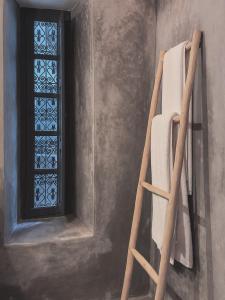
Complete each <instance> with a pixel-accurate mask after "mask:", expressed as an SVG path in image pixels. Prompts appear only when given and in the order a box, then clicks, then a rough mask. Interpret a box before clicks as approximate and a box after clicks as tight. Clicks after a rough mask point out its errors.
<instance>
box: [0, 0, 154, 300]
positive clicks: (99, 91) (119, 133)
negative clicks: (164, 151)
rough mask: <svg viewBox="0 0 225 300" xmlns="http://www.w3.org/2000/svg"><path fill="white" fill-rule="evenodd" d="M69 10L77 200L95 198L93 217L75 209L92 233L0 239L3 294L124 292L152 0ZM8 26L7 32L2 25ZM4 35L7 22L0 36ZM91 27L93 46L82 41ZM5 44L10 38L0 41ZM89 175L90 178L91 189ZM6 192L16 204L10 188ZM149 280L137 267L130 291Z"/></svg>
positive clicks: (39, 296)
mask: <svg viewBox="0 0 225 300" xmlns="http://www.w3.org/2000/svg"><path fill="white" fill-rule="evenodd" d="M1 3H2V1H1ZM5 3H6V6H5V10H7V11H4V15H5V16H7V14H9V15H8V18H7V19H5V25H6V24H7V25H10V24H9V22H10V18H9V17H13V16H14V19H13V23H12V24H13V25H12V26H14V24H15V23H14V22H15V16H16V14H15V12H16V5H15V3H13V0H10V1H8V0H7V1H5ZM0 7H1V16H2V12H3V10H2V6H0ZM9 7H10V10H9V11H8V8H9ZM74 17H75V24H76V23H77V24H76V25H77V29H75V32H76V36H75V39H76V41H77V44H76V48H77V52H76V56H75V57H76V63H75V66H77V70H78V72H79V73H80V77H79V78H75V82H76V95H77V97H78V99H77V101H78V102H77V104H76V110H77V111H76V116H77V120H76V122H78V121H79V123H80V124H79V126H78V127H77V129H76V130H77V131H76V134H80V133H79V132H82V133H83V134H84V137H80V136H79V138H78V139H77V143H78V142H79V141H80V143H82V146H80V148H79V147H78V144H77V147H78V148H77V153H74V155H77V161H79V156H80V159H81V162H80V165H79V166H80V167H81V171H80V175H79V172H78V173H77V184H78V183H79V184H80V185H81V186H82V187H80V188H81V190H80V191H79V192H78V195H80V197H79V199H77V201H79V200H80V199H81V198H82V201H85V197H87V204H88V203H90V202H93V207H94V212H95V213H94V218H93V215H92V214H90V216H88V212H87V211H85V210H84V208H82V207H80V208H79V212H80V215H82V216H85V218H86V220H88V221H87V225H90V226H91V227H92V226H93V228H94V234H93V235H90V236H89V237H87V236H82V232H81V234H80V235H79V237H76V236H75V237H74V236H73V237H71V236H67V235H66V236H63V238H61V239H57V240H49V241H46V240H42V241H41V240H39V239H38V240H37V241H36V243H35V242H34V241H30V242H29V243H24V244H23V241H21V242H20V243H19V244H16V243H14V244H11V245H8V246H3V245H2V246H1V247H0V257H1V264H0V298H1V299H3V300H9V299H11V300H12V299H15V300H20V299H22V300H28V299H29V300H47V299H49V300H61V299H67V300H70V299H71V300H72V299H73V300H74V299H75V300H95V299H96V300H101V299H102V300H110V299H113V298H116V297H119V294H120V291H121V286H122V279H123V275H124V267H125V259H126V252H127V245H128V237H129V231H130V225H131V216H132V212H133V205H134V198H135V191H136V185H137V181H138V173H139V167H140V159H141V154H142V150H143V143H144V135H145V128H146V117H147V112H148V105H149V95H150V90H151V86H152V78H153V73H154V59H155V6H154V1H152V2H151V1H148V0H131V1H125V2H124V1H123V2H122V1H118V0H116V1H115V0H109V1H107V3H106V1H104V0H95V1H90V2H88V3H84V5H82V6H81V7H79V12H78V11H77V12H75V13H74ZM0 21H1V22H2V18H1V19H0ZM90 28H91V29H90ZM14 29H15V28H14ZM78 29H81V30H78ZM4 33H5V34H6V33H8V30H7V31H6V28H5V30H4ZM2 34H3V24H1V35H0V38H1V39H2V38H3V37H2ZM90 35H91V36H92V38H91V45H90V41H88V40H87V39H88V38H89V37H90ZM5 39H6V41H11V40H13V37H12V38H10V39H7V38H6V36H5ZM2 45H3V42H1V43H0V49H1V50H0V55H1V63H0V67H1V68H2V66H3V57H2ZM9 45H10V43H9V42H7V44H5V45H4V47H5V49H7V47H9ZM84 45H85V46H86V49H85V46H84ZM11 46H12V45H11ZM14 46H16V45H15V44H14ZM91 51H92V53H90V52H91ZM7 55H8V57H9V58H8V59H7V60H6V59H5V61H4V68H5V70H4V77H5V78H10V76H9V77H8V76H7V71H6V69H7V68H8V67H9V63H10V58H11V60H13V59H14V50H11V51H10V52H9V53H7ZM90 56H91V59H90ZM90 64H91V66H90ZM13 68H15V64H14V67H13ZM90 74H91V75H90ZM0 76H2V73H1V75H0ZM90 76H91V78H92V79H91V80H90ZM1 83H2V81H1ZM90 86H91V90H92V93H90ZM5 88H7V84H5ZM78 89H79V90H78ZM1 93H2V89H1ZM5 95H7V92H5ZM14 96H15V95H14ZM3 99H4V95H3V94H1V98H0V108H1V111H0V114H1V118H0V122H1V123H0V124H1V126H0V130H1V134H0V137H1V139H2V136H3V132H5V133H6V134H7V127H6V123H5V122H4V123H3V118H2V116H3ZM6 100H7V99H4V101H6ZM82 101H83V102H82ZM6 107H7V106H5V107H4V109H5V108H6ZM79 112H80V114H79ZM81 116H83V118H81ZM86 117H87V118H88V121H87V120H85V118H86ZM4 126H5V127H4ZM90 131H91V132H90ZM90 140H91V141H90ZM3 145H4V144H3V143H1V145H0V147H1V151H0V154H1V156H0V162H1V164H0V167H1V172H3V170H4V173H5V172H6V171H8V170H6V168H7V163H5V164H4V163H3V154H4V153H3ZM4 146H5V145H4ZM82 147H83V148H84V149H83V151H82ZM14 163H16V162H14ZM86 166H87V167H89V166H90V170H89V169H88V168H86ZM92 168H93V169H92ZM10 176H13V174H12V173H10ZM79 176H81V178H78V177H79ZM2 177H3V176H1V178H2ZM8 178H9V177H8ZM78 179H79V180H78ZM86 180H88V181H89V182H90V183H92V187H91V188H90V186H88V185H87V183H86ZM0 183H1V185H0V191H1V194H0V199H1V205H2V203H3V201H4V200H6V198H4V194H3V192H2V191H3V187H4V186H5V182H4V178H2V179H1V182H0ZM7 199H8V201H12V202H9V203H13V197H12V198H11V197H8V198H7ZM148 204H149V202H147V201H146V204H145V206H144V218H143V223H142V225H141V230H140V241H139V242H140V250H141V251H142V252H143V254H144V255H145V256H146V257H148V254H149V228H148V226H147V225H148V224H149V213H148V212H149V206H148ZM92 213H93V211H92ZM93 219H94V220H93ZM1 220H2V218H1ZM65 226H67V225H66V224H65ZM74 226H75V225H74ZM31 233H32V232H31ZM1 236H3V230H2V228H1ZM33 239H34V237H33ZM148 289H149V282H148V278H147V276H146V275H145V274H144V272H142V271H140V269H139V268H137V272H136V277H135V278H134V282H133V285H132V291H131V293H132V294H134V295H139V294H146V293H147V292H148Z"/></svg>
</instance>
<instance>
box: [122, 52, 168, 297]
mask: <svg viewBox="0 0 225 300" xmlns="http://www.w3.org/2000/svg"><path fill="white" fill-rule="evenodd" d="M164 54H165V51H161V52H160V56H159V63H158V67H157V71H156V76H155V83H154V88H153V93H152V99H151V105H150V112H149V118H148V126H147V133H146V139H145V146H144V151H143V156H142V162H141V170H140V175H139V184H138V187H137V192H136V200H135V207H134V214H133V221H132V226H131V233H130V241H129V247H128V254H127V263H126V271H125V275H124V283H123V289H122V295H121V300H127V299H128V295H129V289H130V283H131V277H132V272H133V263H134V257H133V255H132V253H131V251H130V249H133V248H136V242H137V234H138V229H139V224H140V217H141V210H142V201H143V193H144V188H143V187H142V185H141V182H143V181H144V180H145V178H146V173H147V169H148V163H149V154H150V148H151V125H152V119H153V117H154V116H155V113H156V109H157V104H158V98H159V97H158V96H159V89H160V83H161V78H162V71H163V57H164Z"/></svg>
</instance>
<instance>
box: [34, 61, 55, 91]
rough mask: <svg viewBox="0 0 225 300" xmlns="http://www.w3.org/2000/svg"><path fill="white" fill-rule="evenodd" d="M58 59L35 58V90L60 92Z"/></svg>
mask: <svg viewBox="0 0 225 300" xmlns="http://www.w3.org/2000/svg"><path fill="white" fill-rule="evenodd" d="M57 77H58V76H57V61H56V60H46V59H35V60H34V91H35V93H52V94H56V93H57V92H58V87H57V79H58V78H57Z"/></svg>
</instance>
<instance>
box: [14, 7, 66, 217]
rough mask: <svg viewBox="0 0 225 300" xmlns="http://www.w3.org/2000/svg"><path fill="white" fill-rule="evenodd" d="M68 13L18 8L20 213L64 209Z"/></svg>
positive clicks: (53, 213) (45, 214) (50, 212)
mask: <svg viewBox="0 0 225 300" xmlns="http://www.w3.org/2000/svg"><path fill="white" fill-rule="evenodd" d="M66 19H68V14H67V13H64V12H60V11H51V10H35V9H22V12H21V28H20V37H21V47H20V56H19V57H20V78H19V84H20V87H21V97H20V108H21V110H20V111H21V160H20V169H21V214H20V216H21V217H22V218H23V219H30V218H42V217H50V216H56V215H63V214H64V213H65V196H64V195H65V192H64V191H65V188H64V187H65V180H64V177H65V176H64V175H65V126H66V125H65V118H64V115H65V102H66V99H65V98H66V93H65V87H66V84H65V75H64V73H65V55H64V53H65V39H64V29H65V22H66Z"/></svg>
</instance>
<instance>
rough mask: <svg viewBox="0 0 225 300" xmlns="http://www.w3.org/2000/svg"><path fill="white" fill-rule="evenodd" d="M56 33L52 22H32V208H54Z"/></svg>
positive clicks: (55, 187)
mask: <svg viewBox="0 0 225 300" xmlns="http://www.w3.org/2000/svg"><path fill="white" fill-rule="evenodd" d="M58 34H59V31H58V24H57V23H56V22H43V21H39V20H35V21H34V22H33V36H34V47H33V49H34V53H33V55H34V60H33V66H34V71H33V72H34V74H33V76H34V87H33V89H34V99H33V110H34V136H33V138H34V139H33V143H34V160H33V161H34V166H33V169H34V201H33V208H35V209H40V208H51V207H56V206H57V205H58V201H59V199H58V194H59V193H58V171H59V170H58V167H59V156H58V153H59V132H58V130H59V109H58V108H59V95H58V90H59V80H58V77H59V76H58V60H57V55H58V40H59V37H58ZM46 57H47V59H46Z"/></svg>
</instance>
